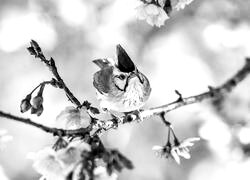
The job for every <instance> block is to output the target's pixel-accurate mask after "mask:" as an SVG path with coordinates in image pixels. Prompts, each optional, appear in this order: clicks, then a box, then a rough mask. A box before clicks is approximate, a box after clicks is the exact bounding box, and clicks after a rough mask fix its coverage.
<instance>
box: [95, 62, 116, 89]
mask: <svg viewBox="0 0 250 180" xmlns="http://www.w3.org/2000/svg"><path fill="white" fill-rule="evenodd" d="M112 74H113V67H112V66H108V67H106V68H103V69H101V70H100V71H97V72H96V73H95V74H94V81H93V85H94V87H95V88H96V89H97V90H98V91H99V92H100V93H101V94H103V93H108V92H109V91H110V90H111V85H112V83H113V81H112Z"/></svg>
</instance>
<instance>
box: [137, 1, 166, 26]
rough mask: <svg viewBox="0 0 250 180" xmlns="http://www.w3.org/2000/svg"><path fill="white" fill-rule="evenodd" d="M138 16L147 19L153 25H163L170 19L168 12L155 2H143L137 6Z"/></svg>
mask: <svg viewBox="0 0 250 180" xmlns="http://www.w3.org/2000/svg"><path fill="white" fill-rule="evenodd" d="M136 11H137V18H138V19H140V20H146V21H147V23H148V24H150V25H151V26H154V25H155V26H158V27H160V26H162V25H164V22H165V20H167V19H169V17H168V15H167V13H166V12H165V11H164V10H163V9H162V7H159V6H157V5H155V4H141V5H140V6H138V7H137V8H136Z"/></svg>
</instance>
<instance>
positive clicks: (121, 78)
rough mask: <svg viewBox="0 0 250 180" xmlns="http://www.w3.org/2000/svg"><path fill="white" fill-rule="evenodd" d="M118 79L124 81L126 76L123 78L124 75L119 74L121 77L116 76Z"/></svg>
mask: <svg viewBox="0 0 250 180" xmlns="http://www.w3.org/2000/svg"><path fill="white" fill-rule="evenodd" d="M118 78H119V79H120V80H124V79H125V78H126V76H125V75H124V74H121V75H119V76H118Z"/></svg>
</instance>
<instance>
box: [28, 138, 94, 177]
mask: <svg viewBox="0 0 250 180" xmlns="http://www.w3.org/2000/svg"><path fill="white" fill-rule="evenodd" d="M84 151H90V146H89V145H88V144H86V143H84V142H81V141H73V142H71V143H70V144H69V145H68V146H67V147H66V148H63V149H60V150H58V151H55V150H54V149H52V148H50V147H46V148H44V149H42V150H40V151H38V152H36V153H29V154H28V156H27V157H28V158H29V159H32V160H33V161H34V164H33V167H34V169H35V170H36V171H37V172H38V173H40V174H41V175H42V177H41V179H46V180H65V178H66V177H67V175H68V174H69V173H70V172H72V171H73V170H74V169H75V168H76V166H77V165H78V164H79V162H80V161H81V159H82V158H81V154H82V152H84Z"/></svg>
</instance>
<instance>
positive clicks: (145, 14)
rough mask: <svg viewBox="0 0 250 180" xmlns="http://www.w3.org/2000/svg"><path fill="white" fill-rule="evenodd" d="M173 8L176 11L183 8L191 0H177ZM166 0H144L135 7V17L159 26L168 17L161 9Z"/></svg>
mask: <svg viewBox="0 0 250 180" xmlns="http://www.w3.org/2000/svg"><path fill="white" fill-rule="evenodd" d="M177 1H178V2H177V4H176V5H174V7H173V8H174V9H176V10H177V11H179V10H181V9H184V8H185V7H186V6H187V5H189V4H190V3H191V2H192V1H193V0H177ZM165 2H166V0H156V1H155V0H144V1H143V3H142V4H141V5H139V6H138V7H137V8H136V14H137V18H138V19H140V20H145V21H146V22H147V23H148V24H150V25H151V26H154V25H155V26H157V27H161V26H163V25H164V23H165V21H166V20H167V19H169V16H168V14H167V12H166V11H165V10H164V9H163V8H164V5H165Z"/></svg>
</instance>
